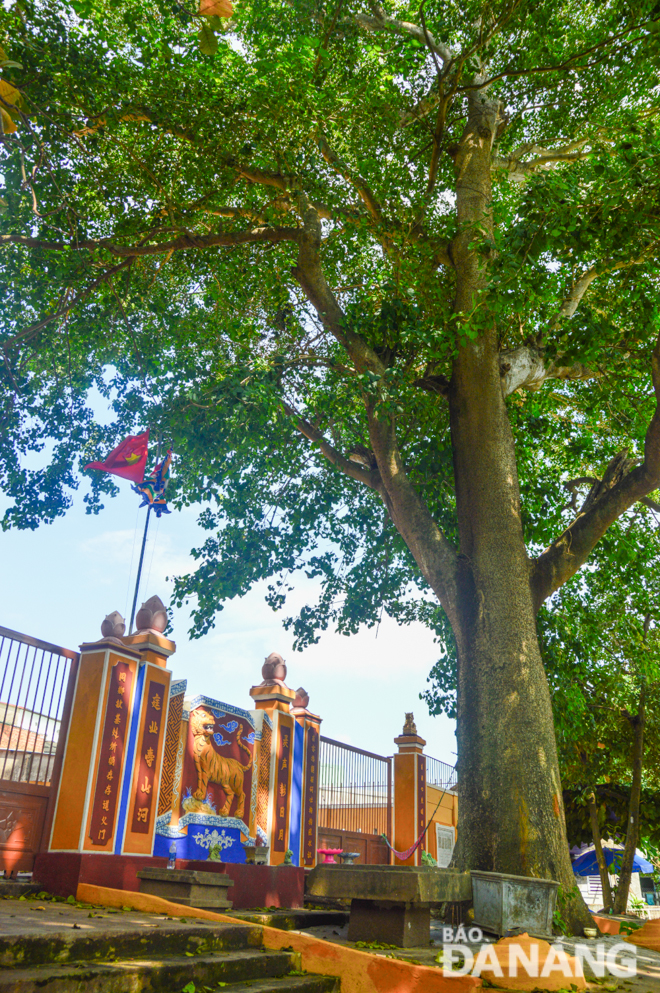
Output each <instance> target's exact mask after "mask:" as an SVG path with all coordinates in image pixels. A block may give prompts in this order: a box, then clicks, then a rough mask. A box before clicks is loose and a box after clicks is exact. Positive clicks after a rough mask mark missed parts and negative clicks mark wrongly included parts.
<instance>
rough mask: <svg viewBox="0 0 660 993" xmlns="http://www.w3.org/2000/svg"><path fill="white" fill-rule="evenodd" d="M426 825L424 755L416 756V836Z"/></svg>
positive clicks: (424, 845)
mask: <svg viewBox="0 0 660 993" xmlns="http://www.w3.org/2000/svg"><path fill="white" fill-rule="evenodd" d="M425 827H426V756H425V755H418V756H417V837H418V838H419V836H420V834H422V832H423V831H424V828H425ZM427 844H428V842H427V840H425V841H423V842H422V844H421V846H420V850H419V851H420V854H419V856H418V857H419V859H420V860H421V850H422V848H423V849H426V847H427Z"/></svg>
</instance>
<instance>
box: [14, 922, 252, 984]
mask: <svg viewBox="0 0 660 993" xmlns="http://www.w3.org/2000/svg"><path fill="white" fill-rule="evenodd" d="M81 920H84V918H82V917H81ZM260 945H261V931H260V929H259V928H255V927H250V926H249V925H248V924H217V925H215V926H214V927H213V928H211V927H209V926H208V925H197V926H196V925H192V924H191V925H190V927H187V928H176V929H175V928H168V927H167V924H166V923H165V922H163V923H162V924H161V925H160V926H159V927H158V928H153V929H149V932H148V933H145V932H144V931H142V930H140V931H138V930H133V931H128V930H127V931H120V932H118V931H95V932H93V933H90V932H88V931H84V930H73V929H72V928H71V927H69V928H68V929H67V930H58V931H56V933H55V934H44V933H40V934H31V935H30V934H27V935H16V934H12V935H0V968H5V969H11V968H14V969H15V968H22V969H24V968H26V967H28V966H35V965H65V964H67V963H71V962H105V961H108V960H114V959H134V958H140V957H144V956H145V955H146V956H148V957H149V958H150V959H153V958H158V957H159V956H161V955H184V956H185V954H186V952H191V953H192V954H194V955H197V954H199V953H200V952H222V951H231V950H233V951H239V950H241V949H245V948H257V947H259V946H260ZM0 988H1V987H0Z"/></svg>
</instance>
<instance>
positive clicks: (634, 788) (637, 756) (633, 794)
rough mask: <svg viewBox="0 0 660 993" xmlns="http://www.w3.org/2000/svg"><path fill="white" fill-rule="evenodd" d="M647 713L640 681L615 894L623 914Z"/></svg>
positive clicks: (632, 720) (635, 830)
mask: <svg viewBox="0 0 660 993" xmlns="http://www.w3.org/2000/svg"><path fill="white" fill-rule="evenodd" d="M645 716H646V684H645V683H642V689H641V692H640V694H639V707H638V709H637V714H636V715H635V716H634V717H633V716H629V717H628V720H629V721H630V723H631V725H632V728H633V734H634V738H633V755H632V785H631V787H630V802H629V804H628V829H627V831H626V844H625V848H624V850H623V858H622V859H621V872H620V873H619V882H618V884H617V888H616V897H615V898H614V913H615V914H625V912H626V910H627V909H628V893H629V892H630V879H631V876H632V868H633V860H634V858H635V850H636V849H637V842H638V841H639V802H640V799H641V794H642V769H643V767H644V721H645Z"/></svg>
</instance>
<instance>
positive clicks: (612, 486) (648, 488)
mask: <svg viewBox="0 0 660 993" xmlns="http://www.w3.org/2000/svg"><path fill="white" fill-rule="evenodd" d="M651 377H652V380H653V390H654V392H655V396H656V408H655V411H654V413H653V417H652V419H651V423H650V424H649V426H648V429H647V432H646V437H645V439H644V461H643V462H642V464H641V465H637V466H636V467H635V468H631V465H634V462H632V461H631V460H629V459H627V457H626V456H627V453H625V452H624V453H620V454H619V455H617V456H616V457H615V458H614V459H612V461H611V462H610V464H609V465H608V467H607V469H606V471H605V474H604V476H603V479H602V481H601V482H600V483H598V485H597V486H594V487H592V489H591V491H590V492H589V495H588V497H587V499H586V501H585V503H584V505H583V507H582V509H581V510H580V513H579V514H578V516H577V518H576V519H575V520H574V521H573V523H572V524H571V525H570V527H568V528H566V530H565V531H564V533H563V534H561V535H560V536H559V537H558V538H557V539H556V540H555V541H554V542H553V543H552V545H550V546H549V548H546V550H545V551H544V552H543V553H542V554H541V555H539V557H538V558H537V559H536V561H534V562H533V563H532V565H531V571H530V584H531V587H532V595H533V597H534V602H535V605H536V609H538V608H539V607H540V606H541V604H542V603H543V601H544V600H545V599H546V598H547V597H549V596H550V595H551V594H552V593H554V591H555V590H557V589H559V587H560V586H561V585H562V584H563V583H565V582H566V580H567V579H570V577H571V576H573V575H574V574H575V573H576V572H577V571H578V569H579V568H580V567H581V566H582V565H584V563H585V562H586V561H587V558H588V556H589V554H590V553H591V551H592V549H593V548H594V546H595V545H596V543H597V542H598V541H599V540H600V538H602V536H603V535H604V534H605V532H606V531H607V529H608V528H609V527H610V525H611V524H613V523H614V521H616V519H617V518H618V517H620V516H621V514H623V513H624V512H625V511H626V510H628V508H629V507H631V506H632V505H633V504H634V503H636V502H637V501H639V500H641V499H642V498H644V497H646V496H647V495H648V494H649V493H651V492H653V490H655V489H657V488H658V486H660V336H658V339H657V341H656V344H655V348H654V349H653V353H652V356H651Z"/></svg>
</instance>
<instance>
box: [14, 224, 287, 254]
mask: <svg viewBox="0 0 660 993" xmlns="http://www.w3.org/2000/svg"><path fill="white" fill-rule="evenodd" d="M299 237H300V229H299V228H272V227H258V228H253V229H252V230H251V231H234V232H220V233H218V234H203V235H201V234H194V233H193V232H192V231H186V233H185V234H182V235H179V237H178V238H173V239H172V240H171V241H163V242H159V243H158V244H156V245H145V244H140V245H117V244H116V243H115V242H113V241H112V239H111V238H101V239H98V240H96V239H91V238H90V239H85V240H83V241H71V242H66V241H42V240H41V239H39V238H28V237H26V236H25V235H20V234H3V235H0V247H2V246H3V245H9V244H12V245H24V246H25V247H26V248H39V249H42V250H43V251H46V252H65V251H76V252H79V251H83V250H87V251H91V252H94V251H97V250H99V249H103V250H104V251H106V252H110V254H111V255H117V256H119V257H120V258H127V257H131V258H137V257H139V256H145V255H164V254H165V253H166V252H176V251H183V250H185V249H189V248H196V249H199V250H201V249H205V248H216V247H221V248H231V247H232V246H234V245H249V244H258V243H260V242H262V243H263V242H270V243H277V242H280V241H293V242H297V241H298V239H299Z"/></svg>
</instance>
